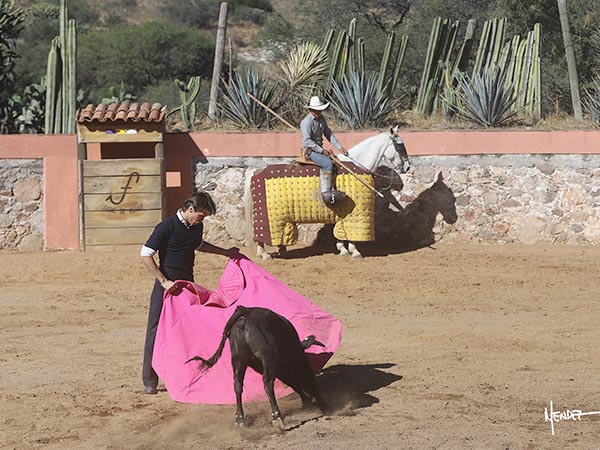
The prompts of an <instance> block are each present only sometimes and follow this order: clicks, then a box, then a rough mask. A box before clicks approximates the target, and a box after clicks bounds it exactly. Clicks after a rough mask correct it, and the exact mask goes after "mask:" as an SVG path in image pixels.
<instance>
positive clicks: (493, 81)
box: [445, 67, 523, 128]
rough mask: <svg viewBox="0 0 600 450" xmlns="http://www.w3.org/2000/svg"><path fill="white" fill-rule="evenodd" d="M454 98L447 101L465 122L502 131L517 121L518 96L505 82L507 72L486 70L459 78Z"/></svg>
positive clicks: (499, 69)
mask: <svg viewBox="0 0 600 450" xmlns="http://www.w3.org/2000/svg"><path fill="white" fill-rule="evenodd" d="M455 89H456V90H455V91H454V94H455V96H454V98H449V97H450V96H447V97H446V98H445V101H447V102H448V104H449V105H450V107H451V108H452V109H453V110H455V111H456V112H457V113H458V114H459V115H461V116H463V117H464V118H465V119H466V120H469V121H471V122H475V123H477V124H479V125H482V126H484V127H486V128H489V127H499V126H502V125H504V124H506V123H507V122H508V121H509V120H510V119H512V118H513V117H515V116H516V115H517V114H518V113H519V112H520V111H521V110H522V109H523V107H520V108H517V107H516V104H517V101H518V93H515V91H514V83H507V82H506V71H505V70H503V69H501V68H498V67H490V68H485V69H483V70H482V71H481V72H480V73H476V74H475V75H473V76H472V77H469V76H468V75H464V74H459V76H458V85H457V87H456V88H455Z"/></svg>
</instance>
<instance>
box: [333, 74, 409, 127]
mask: <svg viewBox="0 0 600 450" xmlns="http://www.w3.org/2000/svg"><path fill="white" fill-rule="evenodd" d="M379 82H380V75H379V74H377V73H371V74H369V75H365V73H364V72H351V73H350V75H344V76H343V77H342V80H341V82H339V83H338V82H337V81H335V80H333V82H332V84H331V95H330V96H329V101H330V102H331V104H332V105H333V107H334V108H335V110H336V116H337V117H338V119H339V120H340V121H341V122H344V123H345V124H346V125H347V126H348V127H349V128H365V127H375V128H376V127H380V126H383V125H385V120H386V119H387V117H388V115H389V114H390V113H391V112H392V111H393V110H394V109H396V108H397V107H398V106H399V100H397V99H394V98H392V97H390V95H389V94H387V89H382V90H380V89H379V88H378V86H379Z"/></svg>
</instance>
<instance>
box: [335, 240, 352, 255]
mask: <svg viewBox="0 0 600 450" xmlns="http://www.w3.org/2000/svg"><path fill="white" fill-rule="evenodd" d="M335 246H336V248H337V249H338V251H339V252H340V253H339V255H340V256H348V255H350V252H349V251H348V250H346V246H345V245H344V243H343V242H340V241H338V242H337V243H336V244H335Z"/></svg>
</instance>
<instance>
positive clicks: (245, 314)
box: [186, 306, 330, 431]
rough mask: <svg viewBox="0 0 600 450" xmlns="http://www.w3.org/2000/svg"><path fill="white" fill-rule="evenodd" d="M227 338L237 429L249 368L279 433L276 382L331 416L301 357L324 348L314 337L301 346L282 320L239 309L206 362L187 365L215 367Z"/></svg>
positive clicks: (263, 312) (280, 421) (267, 312)
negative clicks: (261, 386)
mask: <svg viewBox="0 0 600 450" xmlns="http://www.w3.org/2000/svg"><path fill="white" fill-rule="evenodd" d="M227 338H229V345H230V347H231V365H232V367H233V380H234V383H233V386H234V389H235V396H236V403H237V410H236V414H235V423H236V425H242V426H243V425H244V410H243V408H242V390H243V387H244V375H245V374H246V369H247V368H248V366H250V367H252V368H253V369H254V370H256V371H257V372H258V373H261V374H262V376H263V383H264V387H265V392H266V393H267V397H268V398H269V402H270V403H271V416H272V423H273V426H275V427H276V428H278V429H280V430H281V431H283V430H284V428H285V425H284V422H283V417H282V416H281V411H280V410H279V406H278V405H277V401H276V399H275V392H274V383H275V378H278V379H279V380H281V381H282V382H283V383H285V384H286V385H288V386H290V387H291V388H292V389H294V391H296V392H297V393H298V395H300V398H301V399H302V404H303V406H308V405H310V404H311V398H313V399H315V400H316V402H317V405H318V406H319V408H320V409H321V411H322V412H323V413H324V414H329V413H330V409H329V407H328V406H327V404H326V403H325V402H324V401H323V399H322V398H321V395H320V394H319V391H318V389H317V384H316V382H315V377H314V374H313V372H312V369H311V367H310V364H309V362H308V359H307V358H306V354H305V353H304V349H306V348H308V347H310V346H311V345H313V344H316V345H321V346H323V344H321V343H320V342H318V341H316V340H315V337H314V336H309V337H307V338H306V339H304V341H302V342H301V341H300V338H299V337H298V333H297V332H296V329H295V328H294V326H293V325H292V324H291V322H290V321H289V320H287V319H286V318H285V317H282V316H280V315H279V314H276V313H274V312H273V311H271V310H270V309H266V308H247V307H244V306H238V307H237V308H236V310H235V312H234V313H233V315H232V316H231V317H230V318H229V320H228V321H227V324H226V325H225V329H224V330H223V337H222V338H221V342H220V343H219V347H218V348H217V351H216V352H215V354H214V355H213V356H212V357H210V358H209V359H203V358H201V357H200V356H195V357H193V358H191V359H189V360H188V361H187V362H186V364H187V363H188V362H190V361H198V360H200V361H202V366H201V368H202V367H206V368H209V367H212V366H214V365H215V364H216V362H217V361H218V360H219V358H220V357H221V354H222V353H223V348H224V347H225V341H226V340H227Z"/></svg>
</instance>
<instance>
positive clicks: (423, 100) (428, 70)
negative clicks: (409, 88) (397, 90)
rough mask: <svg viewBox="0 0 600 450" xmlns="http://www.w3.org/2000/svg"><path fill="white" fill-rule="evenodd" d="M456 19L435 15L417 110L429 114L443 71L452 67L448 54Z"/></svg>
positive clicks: (433, 108) (441, 87) (451, 46)
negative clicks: (450, 19) (453, 20)
mask: <svg viewBox="0 0 600 450" xmlns="http://www.w3.org/2000/svg"><path fill="white" fill-rule="evenodd" d="M458 25H459V23H458V21H455V22H453V23H451V22H450V21H449V20H448V19H443V20H442V18H441V17H437V18H435V19H434V21H433V26H432V28H431V34H430V37H429V45H428V47H427V57H426V59H425V67H424V68H423V74H422V75H421V84H420V87H419V93H418V96H417V112H418V113H419V114H431V113H432V112H433V111H434V110H435V109H436V108H437V105H438V99H439V94H440V93H441V91H442V90H443V88H444V79H445V72H446V71H447V70H448V68H450V67H452V65H451V64H450V56H451V54H452V51H453V49H454V41H455V40H456V35H457V33H458Z"/></svg>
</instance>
